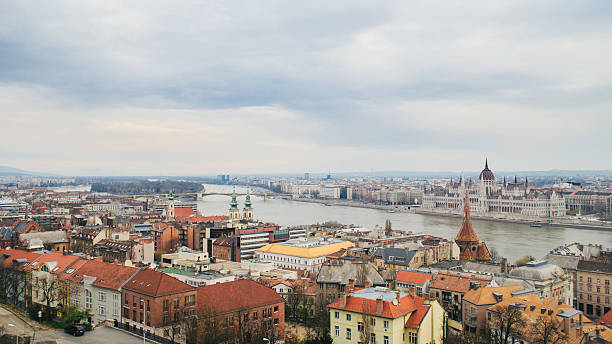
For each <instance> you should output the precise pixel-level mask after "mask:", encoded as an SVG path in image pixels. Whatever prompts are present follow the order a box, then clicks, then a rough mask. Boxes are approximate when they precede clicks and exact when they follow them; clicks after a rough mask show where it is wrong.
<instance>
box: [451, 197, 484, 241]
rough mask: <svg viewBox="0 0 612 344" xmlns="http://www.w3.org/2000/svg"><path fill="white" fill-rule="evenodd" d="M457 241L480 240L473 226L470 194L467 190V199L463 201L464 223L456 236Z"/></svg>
mask: <svg viewBox="0 0 612 344" xmlns="http://www.w3.org/2000/svg"><path fill="white" fill-rule="evenodd" d="M455 241H457V242H478V237H477V236H476V233H474V228H472V215H471V212H470V194H469V193H468V191H467V190H466V191H465V201H464V202H463V223H462V224H461V229H459V233H458V234H457V236H456V237H455Z"/></svg>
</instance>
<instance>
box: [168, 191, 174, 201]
mask: <svg viewBox="0 0 612 344" xmlns="http://www.w3.org/2000/svg"><path fill="white" fill-rule="evenodd" d="M168 201H174V193H173V192H172V190H170V193H169V194H168Z"/></svg>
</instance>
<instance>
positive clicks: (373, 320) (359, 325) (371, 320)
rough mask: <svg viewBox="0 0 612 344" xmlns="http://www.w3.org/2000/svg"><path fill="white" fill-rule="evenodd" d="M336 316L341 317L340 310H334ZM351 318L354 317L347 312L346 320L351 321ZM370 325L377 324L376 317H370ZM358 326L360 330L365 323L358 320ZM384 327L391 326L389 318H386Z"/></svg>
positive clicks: (336, 317)
mask: <svg viewBox="0 0 612 344" xmlns="http://www.w3.org/2000/svg"><path fill="white" fill-rule="evenodd" d="M334 318H335V319H340V312H338V311H335V312H334ZM351 319H352V315H351V313H346V321H351ZM370 325H372V326H376V318H371V319H370ZM357 328H358V329H359V331H361V328H363V323H362V322H357ZM383 328H389V320H384V321H383Z"/></svg>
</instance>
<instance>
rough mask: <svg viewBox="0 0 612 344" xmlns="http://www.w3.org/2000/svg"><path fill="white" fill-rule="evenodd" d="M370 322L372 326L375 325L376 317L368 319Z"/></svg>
mask: <svg viewBox="0 0 612 344" xmlns="http://www.w3.org/2000/svg"><path fill="white" fill-rule="evenodd" d="M370 324H371V325H372V327H374V326H376V318H372V319H371V320H370Z"/></svg>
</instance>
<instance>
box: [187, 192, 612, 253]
mask: <svg viewBox="0 0 612 344" xmlns="http://www.w3.org/2000/svg"><path fill="white" fill-rule="evenodd" d="M204 187H205V188H206V191H207V192H224V193H227V192H231V191H232V187H231V186H227V185H209V184H206V185H204ZM236 191H237V192H239V193H244V192H246V188H244V187H236ZM251 201H252V203H253V214H254V217H255V218H256V219H258V220H261V221H266V222H267V221H269V222H275V223H277V224H279V225H281V226H290V225H304V224H312V223H317V222H319V223H322V222H325V221H329V220H333V221H338V222H340V223H343V224H355V225H358V226H363V227H368V228H373V227H374V226H375V225H379V226H384V223H385V220H387V219H390V220H391V223H392V225H393V229H395V230H405V231H411V232H413V233H425V234H431V235H435V236H439V237H443V238H447V239H454V237H455V235H457V232H458V231H459V227H461V218H453V217H442V216H433V215H420V214H412V213H389V212H387V211H384V210H377V209H368V208H356V207H347V206H326V205H323V204H318V203H306V202H297V201H290V200H284V199H278V198H275V199H269V198H267V199H266V200H265V201H264V199H263V198H262V197H257V196H251ZM229 202H230V198H229V197H228V196H221V195H211V196H205V197H204V199H203V200H200V201H198V209H199V210H200V211H201V212H202V213H203V214H204V215H221V214H227V212H228V208H229ZM238 202H239V206H240V208H242V206H243V203H244V196H242V197H238ZM474 231H475V232H476V234H477V235H478V237H479V238H480V240H483V241H485V242H486V243H487V246H488V247H489V248H495V249H496V250H497V252H499V254H500V255H501V256H503V257H506V258H508V259H509V260H510V261H515V260H516V259H518V258H520V257H523V256H526V255H531V256H534V257H536V258H541V257H543V256H544V255H546V254H547V253H548V252H549V251H550V250H551V249H553V248H555V247H558V246H561V245H563V244H567V243H572V242H581V243H585V244H586V243H597V244H603V245H604V247H612V231H601V230H592V229H578V228H565V227H554V226H545V227H540V228H534V227H530V226H529V225H524V224H515V223H505V222H496V221H481V220H474Z"/></svg>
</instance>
